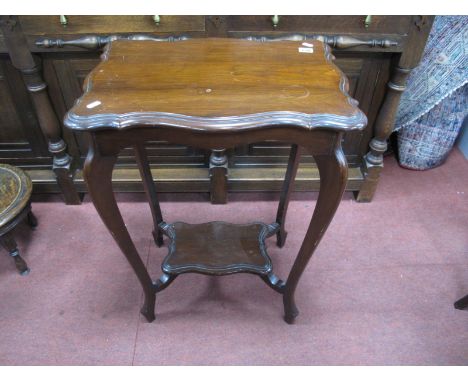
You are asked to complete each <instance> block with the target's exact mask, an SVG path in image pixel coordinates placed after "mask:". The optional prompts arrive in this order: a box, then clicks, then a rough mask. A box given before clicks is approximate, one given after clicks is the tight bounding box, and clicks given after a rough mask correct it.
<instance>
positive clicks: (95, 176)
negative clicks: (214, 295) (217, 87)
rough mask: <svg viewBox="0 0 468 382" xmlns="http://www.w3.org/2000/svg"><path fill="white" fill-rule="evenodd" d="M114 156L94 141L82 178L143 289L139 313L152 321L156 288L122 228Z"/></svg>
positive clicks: (115, 155)
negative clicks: (114, 180)
mask: <svg viewBox="0 0 468 382" xmlns="http://www.w3.org/2000/svg"><path fill="white" fill-rule="evenodd" d="M117 154H118V152H114V153H111V154H105V155H104V154H101V153H100V152H99V149H98V148H97V145H96V143H95V142H94V141H93V142H92V145H91V146H90V149H89V152H88V157H87V158H86V162H85V166H84V171H83V175H84V178H85V180H86V183H87V185H88V190H89V194H90V196H91V199H92V201H93V203H94V206H95V207H96V210H97V212H98V213H99V215H100V217H101V219H102V221H103V222H104V224H105V225H106V227H107V228H108V230H109V231H110V233H111V234H112V236H113V238H114V240H115V241H116V243H117V244H118V246H119V247H120V249H121V250H122V252H123V254H124V255H125V257H126V258H127V260H128V262H129V263H130V265H131V267H132V268H133V270H134V272H135V274H136V275H137V277H138V280H139V281H140V284H141V286H142V287H143V291H144V294H145V302H144V305H143V307H142V309H141V314H143V316H145V317H146V319H147V320H148V321H149V322H151V321H153V320H154V318H155V317H154V305H155V300H156V294H155V287H154V285H153V282H152V280H151V278H150V276H149V274H148V271H147V270H146V267H145V265H144V263H143V261H142V260H141V258H140V256H139V254H138V252H137V250H136V248H135V244H134V243H133V241H132V239H131V237H130V234H129V233H128V231H127V228H126V227H125V223H124V221H123V219H122V215H121V214H120V210H119V208H118V206H117V203H116V201H115V196H114V192H113V189H112V169H113V167H114V164H115V162H116V160H117Z"/></svg>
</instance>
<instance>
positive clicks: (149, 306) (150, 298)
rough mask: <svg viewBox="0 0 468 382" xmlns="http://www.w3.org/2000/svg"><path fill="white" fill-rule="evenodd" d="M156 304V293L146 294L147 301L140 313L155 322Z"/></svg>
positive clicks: (149, 320)
mask: <svg viewBox="0 0 468 382" xmlns="http://www.w3.org/2000/svg"><path fill="white" fill-rule="evenodd" d="M155 304H156V293H147V294H145V302H144V303H143V306H142V308H141V310H140V313H141V314H142V315H143V316H144V317H145V318H146V320H147V321H148V322H153V321H154V319H155V318H156V317H155V315H154V306H155Z"/></svg>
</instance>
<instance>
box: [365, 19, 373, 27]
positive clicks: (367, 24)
mask: <svg viewBox="0 0 468 382" xmlns="http://www.w3.org/2000/svg"><path fill="white" fill-rule="evenodd" d="M371 22H372V16H366V19H365V20H364V27H366V28H369V27H370V25H371Z"/></svg>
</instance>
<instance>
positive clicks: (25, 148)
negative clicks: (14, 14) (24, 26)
mask: <svg viewBox="0 0 468 382" xmlns="http://www.w3.org/2000/svg"><path fill="white" fill-rule="evenodd" d="M0 105H1V106H0V161H2V160H3V161H5V162H8V163H12V164H21V163H26V162H28V159H29V161H31V159H33V158H34V161H35V162H36V163H37V162H39V163H45V162H49V161H50V156H49V153H48V152H47V145H46V143H45V139H44V137H43V135H42V132H41V130H40V127H39V125H38V122H37V119H36V116H35V113H34V110H33V108H32V105H31V102H30V100H29V96H28V93H27V90H26V87H25V86H24V83H23V81H22V79H21V75H20V74H19V73H18V71H17V70H16V69H14V68H13V66H12V64H11V62H10V60H9V59H8V58H7V57H6V56H0ZM36 158H37V159H38V160H37V161H36Z"/></svg>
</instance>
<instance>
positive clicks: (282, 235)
mask: <svg viewBox="0 0 468 382" xmlns="http://www.w3.org/2000/svg"><path fill="white" fill-rule="evenodd" d="M300 150H301V149H300V147H298V146H297V145H296V144H293V145H292V146H291V153H290V154H289V160H288V167H287V169H286V174H285V176H284V181H283V187H282V189H281V196H280V202H279V205H278V212H277V214H276V222H277V223H278V224H279V225H280V228H279V231H278V232H277V233H276V244H277V245H278V247H280V248H282V247H283V246H284V243H285V242H286V236H287V235H288V233H287V232H286V230H285V222H286V213H287V211H288V206H289V198H290V196H291V192H292V191H293V189H294V179H296V173H297V168H298V167H299V160H300V159H301V152H300Z"/></svg>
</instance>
